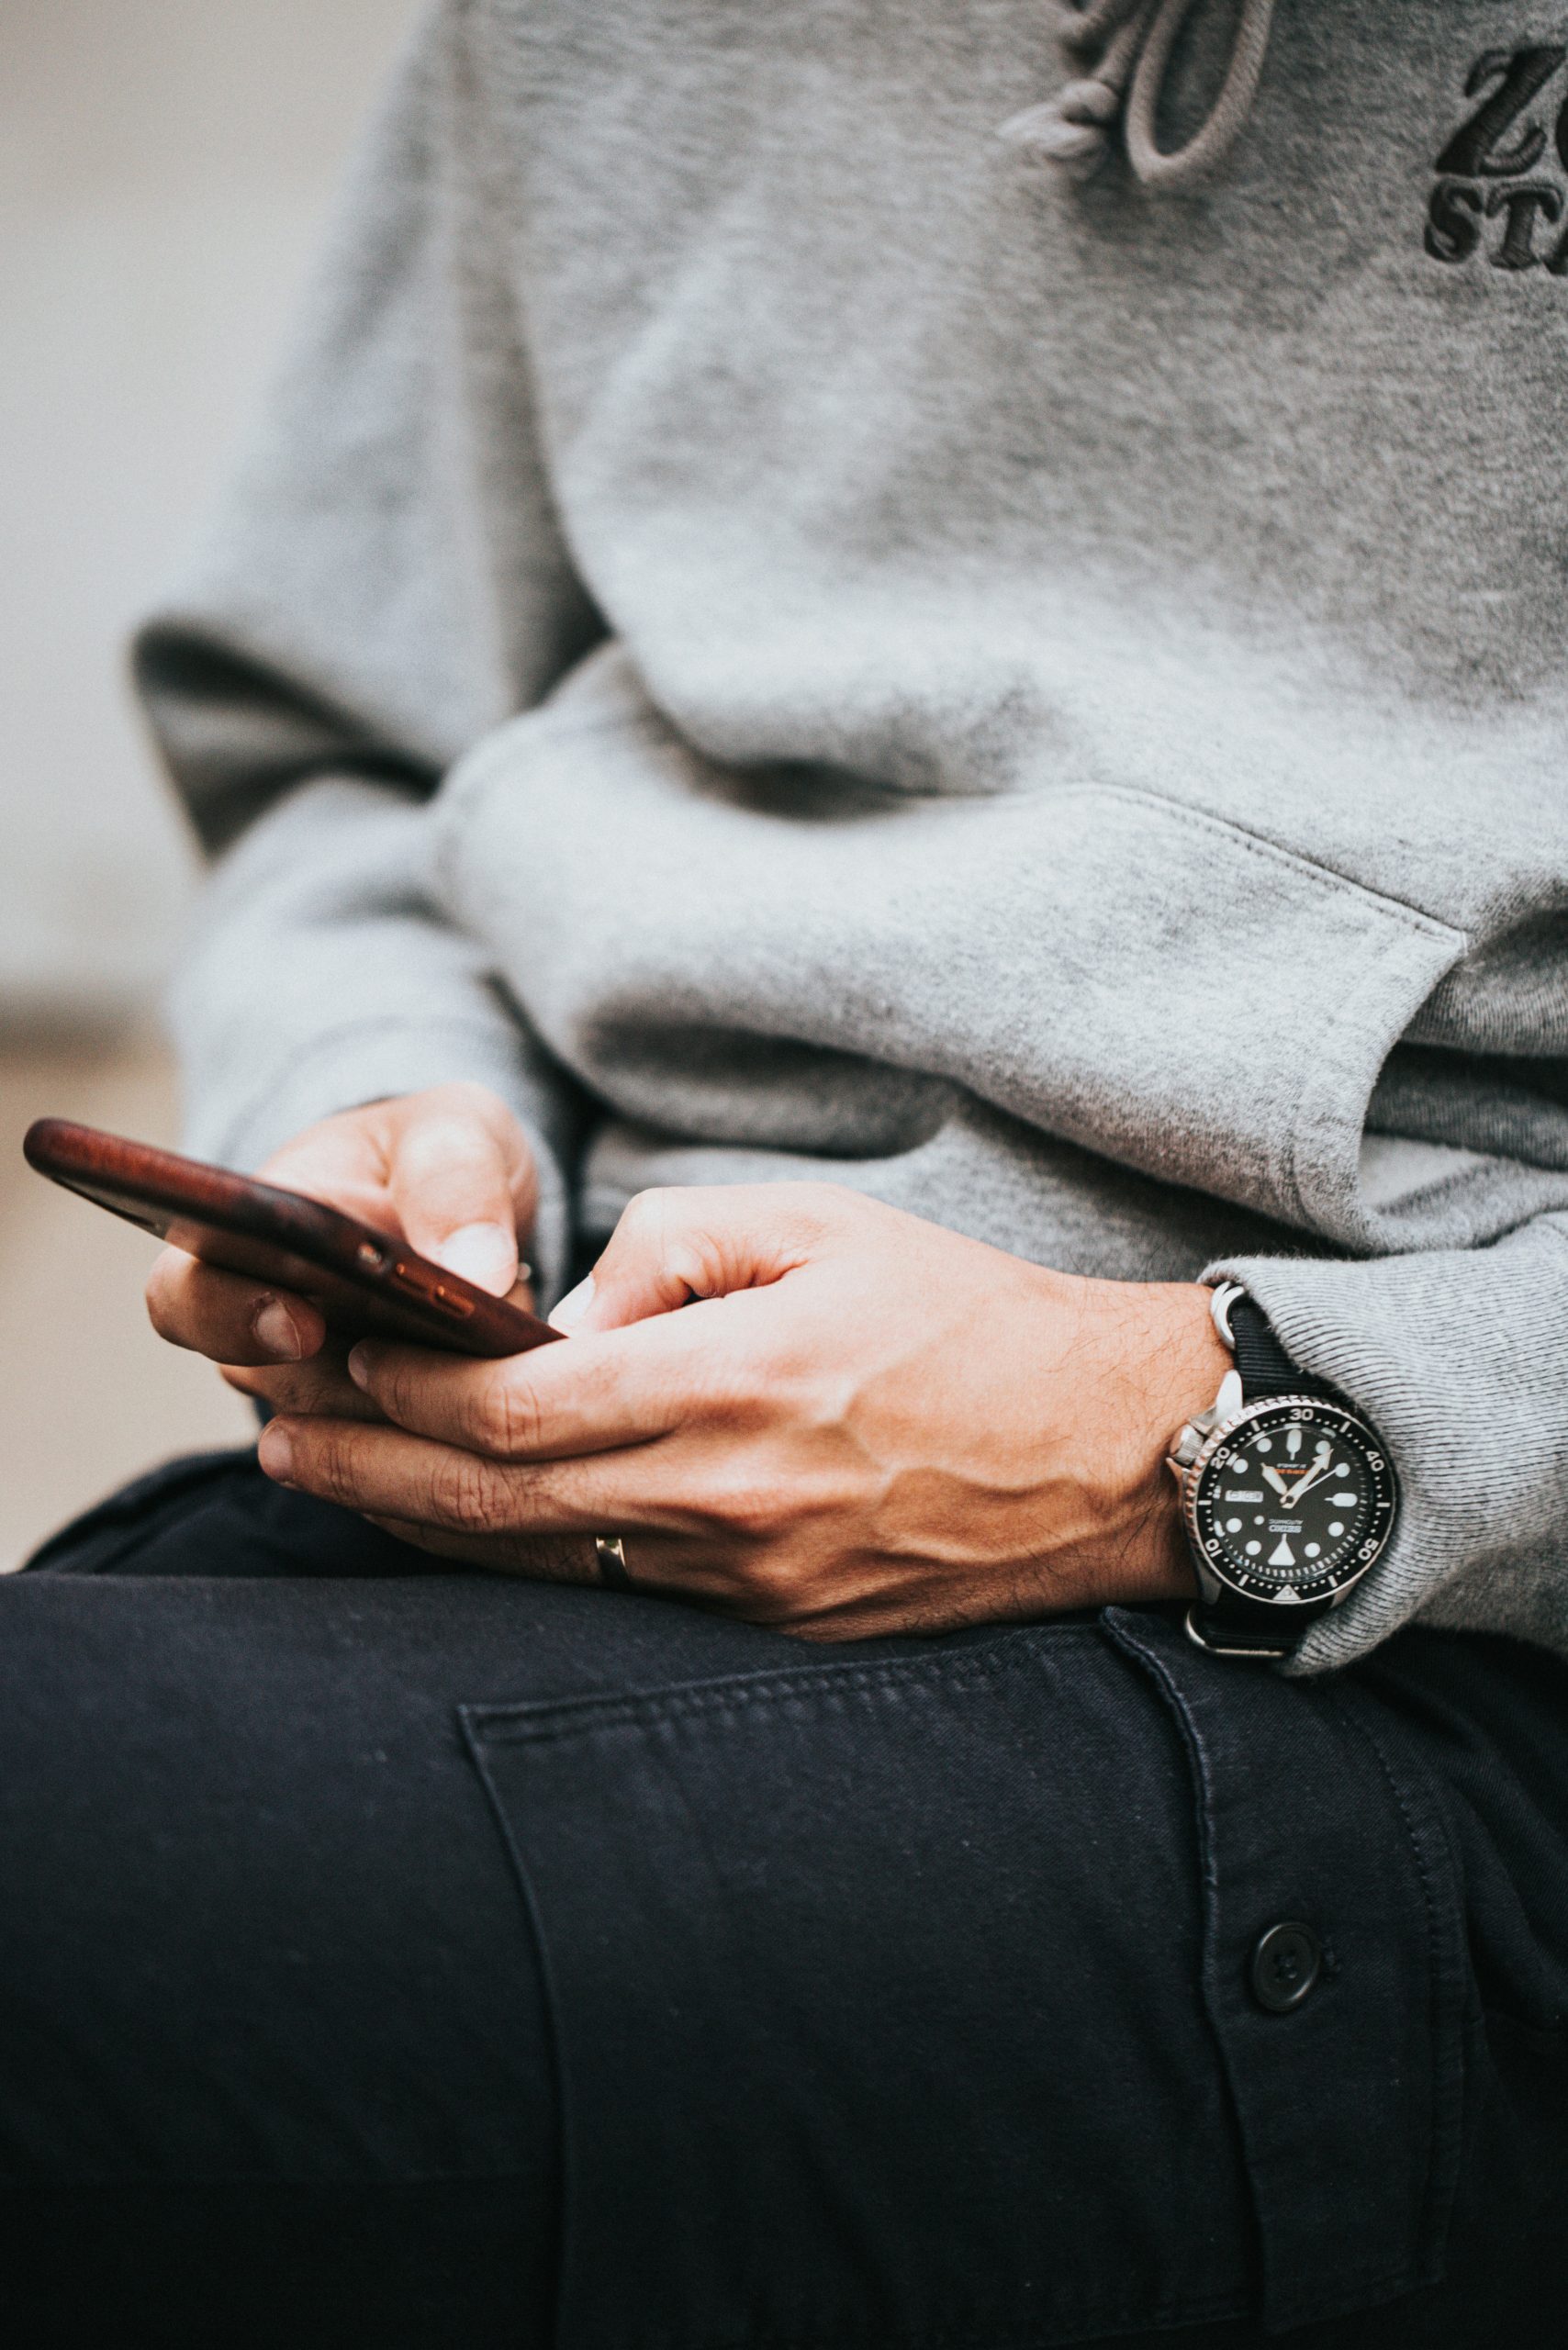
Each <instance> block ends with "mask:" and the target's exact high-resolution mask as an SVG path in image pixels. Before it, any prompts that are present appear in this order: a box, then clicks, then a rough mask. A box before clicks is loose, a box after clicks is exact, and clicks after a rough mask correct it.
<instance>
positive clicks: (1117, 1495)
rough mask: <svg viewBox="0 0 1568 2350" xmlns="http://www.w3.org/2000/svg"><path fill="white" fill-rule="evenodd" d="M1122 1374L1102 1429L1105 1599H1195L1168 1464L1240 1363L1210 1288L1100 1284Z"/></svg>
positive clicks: (1100, 1569) (1099, 1579) (1100, 1568)
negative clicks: (1186, 1430) (1181, 1435)
mask: <svg viewBox="0 0 1568 2350" xmlns="http://www.w3.org/2000/svg"><path fill="white" fill-rule="evenodd" d="M1095 1286H1096V1288H1097V1289H1099V1290H1101V1291H1102V1292H1106V1291H1109V1292H1113V1295H1112V1296H1111V1297H1110V1298H1108V1299H1104V1300H1103V1313H1104V1316H1105V1320H1106V1323H1107V1325H1108V1330H1107V1337H1108V1338H1109V1340H1110V1345H1111V1348H1112V1353H1113V1360H1114V1362H1115V1365H1116V1368H1117V1373H1118V1376H1117V1377H1116V1379H1115V1381H1114V1382H1112V1383H1111V1393H1112V1394H1114V1397H1115V1400H1116V1403H1117V1405H1118V1408H1117V1409H1116V1412H1115V1416H1114V1426H1113V1425H1112V1424H1111V1420H1110V1416H1109V1415H1108V1414H1106V1415H1104V1416H1103V1420H1102V1416H1101V1415H1099V1414H1097V1415H1096V1418H1097V1420H1100V1421H1102V1425H1101V1426H1100V1427H1099V1430H1098V1433H1099V1434H1100V1435H1101V1437H1102V1438H1103V1446H1104V1458H1105V1460H1106V1461H1107V1464H1108V1465H1109V1467H1110V1470H1111V1491H1109V1492H1108V1493H1107V1494H1106V1495H1105V1497H1104V1505H1103V1526H1104V1539H1103V1544H1102V1545H1101V1557H1100V1560H1099V1561H1098V1562H1097V1572H1096V1578H1095V1580H1096V1584H1097V1587H1098V1595H1099V1596H1100V1597H1101V1598H1102V1599H1103V1600H1105V1601H1111V1600H1126V1601H1152V1600H1159V1599H1188V1598H1191V1597H1192V1595H1193V1591H1194V1589H1195V1583H1194V1577H1193V1563H1192V1555H1191V1552H1190V1550H1189V1548H1188V1543H1187V1537H1186V1533H1185V1530H1184V1528H1183V1526H1182V1496H1181V1493H1180V1490H1179V1488H1178V1486H1177V1483H1176V1480H1175V1479H1174V1478H1173V1477H1172V1476H1171V1474H1170V1470H1169V1468H1168V1466H1167V1455H1168V1454H1169V1452H1170V1443H1171V1438H1172V1437H1173V1435H1174V1433H1175V1431H1176V1430H1177V1429H1178V1428H1180V1427H1182V1423H1183V1422H1184V1421H1186V1420H1189V1419H1191V1418H1192V1417H1193V1415H1194V1413H1197V1412H1202V1411H1204V1410H1206V1409H1207V1408H1208V1406H1209V1405H1210V1404H1212V1403H1213V1402H1214V1399H1215V1394H1216V1393H1218V1390H1219V1386H1220V1382H1221V1381H1222V1380H1223V1379H1224V1378H1225V1376H1226V1372H1227V1371H1230V1370H1232V1369H1233V1368H1234V1365H1233V1361H1232V1357H1231V1354H1230V1350H1229V1349H1228V1348H1227V1347H1226V1344H1225V1342H1224V1340H1223V1339H1222V1338H1221V1337H1220V1335H1219V1333H1218V1331H1217V1330H1216V1329H1215V1325H1214V1318H1213V1315H1212V1314H1211V1313H1210V1310H1209V1309H1210V1297H1211V1293H1210V1292H1209V1291H1208V1290H1207V1289H1204V1288H1203V1287H1202V1286H1201V1285H1200V1284H1199V1283H1197V1282H1195V1281H1159V1282H1120V1281H1108V1282H1103V1283H1096V1284H1095Z"/></svg>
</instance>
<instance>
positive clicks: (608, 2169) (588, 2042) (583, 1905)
mask: <svg viewBox="0 0 1568 2350" xmlns="http://www.w3.org/2000/svg"><path fill="white" fill-rule="evenodd" d="M465 1720H466V1724H467V1728H468V1733H469V1736H470V1739H471V1741H472V1744H473V1749H474V1752H475V1754H476V1760H477V1762H478V1764H479V1767H480V1770H481V1772H482V1773H483V1774H484V1777H485V1779H486V1782H487V1785H488V1787H489V1789H490V1792H491V1795H492V1797H493V1799H494V1802H495V1805H496V1807H497V1810H498V1814H499V1816H500V1818H501V1820H502V1822H503V1824H504V1827H505V1830H506V1831H507V1834H508V1836H509V1838H510V1842H511V1845H512V1848H513V1851H514V1853H515V1856H516V1859H517V1862H518V1863H519V1866H520V1869H521V1874H522V1876H523V1878H524V1880H525V1883H526V1886H527V1889H528V1892H529V1896H530V1897H531V1899H532V1905H533V1908H534V1912H535V1916H536V1919H537V1924H538V1929H539V1936H540V1942H541V1947H542V1951H543V1960H544V1964H545V1968H546V1973H547V1976H548V1982H549V1988H550V1997H551V2000H552V2004H553V2011H554V2027H555V2031H556V2034H557V2041H558V2049H559V2059H560V2066H561V2075H562V2092H563V2111H564V2117H565V2121H564V2126H565V2131H566V2150H565V2160H566V2208H565V2239H564V2244H563V2267H562V2300H561V2325H560V2334H559V2339H560V2340H561V2342H562V2343H563V2344H568V2345H571V2350H578V2346H579V2345H581V2346H582V2350H588V2345H592V2350H610V2345H622V2344H625V2345H632V2344H635V2345H638V2350H654V2345H661V2350H662V2345H666V2344H667V2345H668V2350H718V2345H720V2344H742V2343H745V2344H763V2343H778V2344H840V2343H843V2344H851V2343H855V2344H859V2343H865V2344H871V2343H875V2344H878V2345H879V2350H888V2345H891V2344H902V2343H908V2344H914V2343H924V2342H936V2341H945V2342H959V2341H962V2342H966V2343H996V2344H1002V2343H1008V2342H1014V2341H1018V2340H1028V2341H1030V2342H1042V2343H1043V2342H1055V2341H1066V2340H1071V2339H1077V2338H1081V2337H1083V2336H1085V2335H1088V2334H1093V2333H1115V2332H1128V2331H1137V2330H1142V2329H1144V2328H1147V2327H1154V2326H1157V2325H1161V2324H1169V2323H1175V2322H1182V2321H1183V2320H1192V2319H1196V2318H1201V2317H1203V2316H1205V2315H1219V2314H1222V2313H1225V2312H1228V2311H1235V2310H1239V2309H1241V2308H1244V2307H1245V2306H1247V2304H1248V2302H1249V2298H1250V2290H1251V2281H1252V2255H1251V2235H1250V2219H1249V2200H1248V2194H1247V2188H1246V2181H1245V2177H1244V2176H1243V2172H1242V2168H1241V2164H1240V2159H1239V2154H1238V2143H1237V2139H1236V2133H1235V2130H1234V2127H1233V2123H1232V2120H1231V2112H1230V2106H1229V2102H1228V2098H1227V2094H1226V2085H1225V2082H1224V2079H1223V2076H1222V2071H1221V2067H1220V2065H1219V2062H1218V2053H1217V2050H1216V2047H1215V2041H1214V2038H1213V2034H1212V2031H1211V2029H1210V2025H1209V2022H1208V2020H1207V2018H1206V2016H1205V2015H1204V2009H1203V2005H1202V2000H1201V1996H1200V1984H1201V1975H1202V1965H1203V1915H1202V1902H1201V1897H1200V1890H1199V1883H1198V1863H1197V1844H1196V1839H1195V1835H1194V1825H1193V1805H1192V1799H1191V1793H1190V1784H1189V1780H1188V1775H1187V1770H1186V1764H1185V1762H1184V1758H1183V1756H1182V1750H1181V1745H1180V1741H1179V1739H1178V1738H1177V1736H1176V1734H1175V1731H1174V1729H1173V1727H1172V1724H1171V1722H1170V1717H1169V1715H1168V1713H1167V1711H1166V1709H1165V1707H1164V1706H1163V1705H1162V1703H1161V1702H1160V1700H1159V1696H1158V1695H1156V1693H1155V1692H1154V1690H1153V1689H1152V1688H1151V1686H1150V1684H1149V1683H1148V1680H1147V1678H1146V1677H1145V1676H1144V1674H1143V1673H1140V1672H1139V1671H1138V1670H1137V1667H1136V1666H1135V1665H1134V1664H1133V1663H1131V1662H1129V1661H1128V1660H1127V1659H1126V1657H1124V1656H1123V1655H1122V1654H1120V1653H1119V1652H1118V1651H1116V1650H1115V1649H1114V1647H1113V1646H1112V1645H1111V1644H1110V1643H1108V1642H1107V1641H1105V1640H1104V1639H1103V1637H1102V1636H1101V1635H1100V1634H1099V1632H1098V1631H1097V1630H1096V1629H1095V1628H1093V1627H1092V1625H1088V1624H1081V1623H1080V1624H1075V1625H1070V1626H1065V1627H1060V1628H1040V1629H1037V1630H1032V1631H1029V1632H1026V1633H1020V1634H1016V1635H1011V1636H1008V1637H1004V1638H1002V1639H998V1640H995V1641H988V1642H985V1643H981V1644H973V1643H969V1644H962V1643H959V1644H945V1645H943V1646H941V1647H929V1646H924V1645H923V1646H922V1647H921V1648H920V1649H918V1650H916V1651H912V1653H911V1654H910V1655H909V1657H908V1658H907V1659H893V1660H887V1659H882V1660H879V1661H877V1662H854V1661H833V1662H814V1663H811V1664H806V1665H802V1666H801V1668H800V1669H799V1670H792V1671H791V1670H786V1671H782V1672H771V1673H759V1674H752V1675H747V1676H745V1677H740V1678H734V1679H727V1680H723V1681H719V1682H711V1683H706V1684H695V1685H689V1686H686V1687H682V1688H666V1689H663V1690H658V1691H655V1692H651V1693H649V1694H646V1695H633V1696H626V1697H611V1698H593V1699H588V1700H583V1701H579V1702H573V1703H567V1704H554V1705H536V1706H526V1707H503V1708H490V1707H478V1708H473V1709H469V1710H468V1711H467V1713H466V1714H465Z"/></svg>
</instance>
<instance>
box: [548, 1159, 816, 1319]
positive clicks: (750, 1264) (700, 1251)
mask: <svg viewBox="0 0 1568 2350" xmlns="http://www.w3.org/2000/svg"><path fill="white" fill-rule="evenodd" d="M793 1191H794V1187H793V1186H791V1185H786V1184H774V1183H726V1184H714V1185H712V1186H711V1187H707V1186H704V1187H702V1188H700V1189H694V1190H690V1191H677V1190H671V1191H656V1192H639V1193H638V1194H637V1196H636V1198H635V1199H634V1200H633V1201H632V1202H631V1203H630V1205H629V1206H628V1207H627V1208H626V1209H625V1211H624V1213H623V1214H622V1218H621V1221H620V1223H619V1224H618V1225H616V1227H615V1230H614V1231H613V1232H612V1233H611V1235H610V1239H609V1241H608V1243H607V1244H606V1247H605V1250H604V1254H603V1255H602V1256H601V1257H600V1259H599V1262H598V1264H597V1265H596V1266H595V1267H594V1269H593V1270H592V1272H591V1273H590V1274H589V1275H588V1279H587V1280H586V1281H580V1282H579V1283H578V1285H577V1288H576V1289H575V1290H573V1291H572V1292H570V1294H569V1295H568V1296H566V1297H564V1298H563V1299H562V1300H561V1303H560V1304H559V1305H557V1306H556V1308H555V1311H554V1314H552V1315H551V1316H550V1319H551V1321H552V1322H554V1324H555V1326H556V1327H557V1328H559V1329H562V1330H566V1331H569V1332H572V1333H574V1334H576V1333H579V1332H581V1333H587V1332H588V1331H591V1330H617V1329H620V1328H622V1326H624V1325H625V1324H626V1323H628V1322H642V1321H645V1320H646V1319H647V1318H648V1317H649V1315H655V1314H670V1313H673V1312H674V1311H675V1310H676V1309H677V1308H678V1307H679V1306H682V1305H690V1304H692V1303H693V1302H694V1301H695V1300H697V1299H699V1298H707V1297H724V1296H727V1295H728V1294H729V1293H730V1292H732V1291H733V1290H741V1289H759V1288H761V1287H763V1286H765V1285H766V1284H767V1282H769V1281H778V1280H779V1279H781V1278H782V1276H783V1275H784V1274H785V1273H787V1272H790V1271H791V1270H793V1269H794V1268H795V1267H796V1266H798V1265H801V1264H803V1263H804V1262H805V1261H806V1259H807V1258H808V1256H809V1255H810V1254H811V1242H812V1239H813V1238H814V1237H818V1234H819V1232H820V1223H821V1220H820V1218H816V1219H813V1218H812V1217H811V1216H810V1215H809V1214H802V1212H801V1208H800V1207H799V1206H798V1205H797V1204H796V1203H795V1201H794V1199H793V1198H792V1196H791V1194H792V1192H793Z"/></svg>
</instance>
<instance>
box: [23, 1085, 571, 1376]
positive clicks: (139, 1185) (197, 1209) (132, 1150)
mask: <svg viewBox="0 0 1568 2350" xmlns="http://www.w3.org/2000/svg"><path fill="white" fill-rule="evenodd" d="M22 1149H23V1151H24V1153H25V1154H26V1157H27V1159H28V1165H29V1166H31V1167H35V1168H37V1169H38V1171H39V1174H40V1175H47V1176H48V1177H49V1178H50V1181H51V1182H55V1183H63V1184H64V1186H65V1188H66V1190H67V1191H69V1192H80V1193H81V1195H82V1197H83V1198H84V1200H92V1201H93V1202H95V1204H96V1205H97V1206H99V1207H101V1208H107V1209H108V1210H109V1211H110V1213H111V1214H114V1215H119V1216H124V1217H125V1219H126V1221H127V1222H128V1223H129V1224H139V1225H140V1226H141V1227H142V1230H143V1231H144V1232H151V1233H155V1234H156V1235H157V1237H158V1238H159V1239H160V1240H168V1241H170V1242H172V1243H173V1245H174V1247H175V1248H184V1249H185V1251H186V1252H187V1253H188V1254H189V1255H190V1256H192V1257H199V1258H200V1259H202V1261H203V1262H204V1263H205V1264H208V1265H223V1266H226V1267H227V1268H228V1269H229V1270H230V1271H231V1272H237V1273H252V1274H254V1275H255V1276H256V1277H257V1278H258V1279H259V1280H261V1281H266V1282H268V1283H269V1284H271V1285H274V1286H275V1287H276V1288H278V1289H287V1290H292V1291H294V1292H295V1293H296V1294H297V1296H300V1297H305V1298H308V1299H309V1301H310V1303H311V1304H312V1305H315V1306H318V1307H319V1309H320V1311H321V1314H322V1315H323V1316H324V1317H325V1319H326V1322H327V1325H328V1327H329V1328H330V1329H331V1330H333V1331H335V1332H337V1333H338V1335H339V1336H340V1337H347V1338H364V1337H370V1336H371V1335H372V1334H375V1335H377V1336H379V1337H393V1338H410V1339H412V1340H414V1341H415V1343H416V1344H417V1345H420V1346H425V1347H444V1348H448V1349H449V1350H452V1351H454V1352H456V1353H458V1354H465V1355H517V1354H522V1353H524V1352H525V1351H526V1350H527V1348H530V1347H542V1346H544V1345H545V1344H547V1343H548V1341H550V1340H551V1339H553V1338H559V1337H563V1336H564V1335H565V1334H564V1333H563V1332H562V1331H560V1330H553V1329H552V1328H551V1327H550V1325H549V1323H548V1322H542V1321H541V1320H540V1319H539V1317H538V1315H534V1314H527V1313H525V1312H524V1311H523V1309H522V1307H521V1306H520V1305H510V1304H508V1303H507V1301H506V1299H505V1298H501V1297H491V1296H489V1295H488V1294H487V1292H486V1291H484V1290H482V1289H476V1288H475V1286H474V1284H473V1283H472V1281H464V1280H463V1279H462V1278H461V1276H460V1275H458V1274H456V1273H449V1272H447V1271H446V1270H444V1268H443V1267H442V1266H440V1265H432V1264H431V1261H430V1259H428V1258H426V1257H420V1256H416V1255H415V1253H414V1251H413V1249H411V1248H407V1247H406V1246H405V1245H404V1244H403V1243H402V1242H401V1241H398V1240H393V1239H390V1238H388V1237H387V1235H386V1233H385V1232H377V1231H376V1229H375V1225H369V1224H362V1223H361V1222H360V1220H359V1218H358V1217H357V1216H353V1215H345V1214H343V1212H342V1209H341V1208H331V1207H328V1206H327V1205H326V1204H325V1203H324V1202H322V1201H320V1200H311V1199H307V1198H306V1196H305V1194H304V1193H303V1192H286V1191H282V1190H280V1189H279V1187H278V1186H277V1185H276V1184H274V1183H258V1182H257V1181H256V1180H255V1178H254V1177H253V1176H251V1175H237V1174H235V1173H234V1171H233V1170H232V1169H230V1168H227V1167H208V1166H207V1165H205V1164H204V1163H203V1162H202V1161H201V1160H200V1159H196V1158H180V1157H179V1156H178V1154H177V1153H176V1152H174V1151H172V1150H158V1149H155V1148H154V1147H153V1146H152V1145H151V1143H145V1142H131V1141H129V1139H128V1138H127V1137H126V1136H124V1135H110V1134H105V1133H104V1132H103V1131H102V1130H101V1129H100V1128H99V1127H97V1126H79V1125H73V1122H72V1121H71V1120H70V1119H68V1118H39V1120H38V1121H37V1123H36V1124H35V1125H31V1126H29V1127H28V1131H27V1134H26V1136H25V1137H24V1138H23V1142H22Z"/></svg>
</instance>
